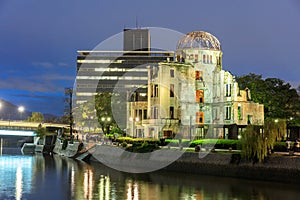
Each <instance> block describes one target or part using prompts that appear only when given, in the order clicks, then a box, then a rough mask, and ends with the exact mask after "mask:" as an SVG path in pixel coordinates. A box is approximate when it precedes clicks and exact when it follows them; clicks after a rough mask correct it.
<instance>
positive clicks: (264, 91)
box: [237, 73, 300, 124]
mask: <svg viewBox="0 0 300 200" xmlns="http://www.w3.org/2000/svg"><path fill="white" fill-rule="evenodd" d="M237 82H238V84H239V87H240V88H241V89H245V88H249V89H250V91H251V100H253V101H254V102H258V103H261V104H263V105H264V112H265V118H266V119H268V118H272V119H277V118H283V119H286V120H288V124H291V123H299V122H300V121H299V120H300V117H299V112H298V111H299V109H300V101H299V96H298V94H297V90H296V89H294V88H291V85H290V84H289V83H285V82H284V81H283V80H281V79H278V78H267V79H263V78H262V76H261V75H256V74H253V73H250V74H249V75H245V76H240V77H237ZM290 119H293V120H290Z"/></svg>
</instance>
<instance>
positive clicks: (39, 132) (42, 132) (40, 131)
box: [35, 124, 46, 138]
mask: <svg viewBox="0 0 300 200" xmlns="http://www.w3.org/2000/svg"><path fill="white" fill-rule="evenodd" d="M35 133H36V135H37V136H38V137H40V138H44V137H45V135H46V128H44V127H42V125H41V124H39V126H38V128H37V130H36V131H35Z"/></svg>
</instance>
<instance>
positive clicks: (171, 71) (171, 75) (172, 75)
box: [170, 69, 174, 78]
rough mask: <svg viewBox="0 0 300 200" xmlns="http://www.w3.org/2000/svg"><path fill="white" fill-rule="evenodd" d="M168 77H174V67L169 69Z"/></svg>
mask: <svg viewBox="0 0 300 200" xmlns="http://www.w3.org/2000/svg"><path fill="white" fill-rule="evenodd" d="M170 77H171V78H174V69H170Z"/></svg>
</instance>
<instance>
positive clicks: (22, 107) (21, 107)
mask: <svg viewBox="0 0 300 200" xmlns="http://www.w3.org/2000/svg"><path fill="white" fill-rule="evenodd" d="M24 110H25V108H24V106H19V107H18V111H19V113H21V120H22V114H23V112H24Z"/></svg>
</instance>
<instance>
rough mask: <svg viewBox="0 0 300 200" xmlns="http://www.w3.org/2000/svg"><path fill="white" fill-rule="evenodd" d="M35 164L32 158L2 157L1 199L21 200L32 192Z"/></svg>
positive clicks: (0, 168)
mask: <svg viewBox="0 0 300 200" xmlns="http://www.w3.org/2000/svg"><path fill="white" fill-rule="evenodd" d="M33 163H34V159H33V157H32V156H6V155H4V156H0V199H12V198H14V199H16V200H19V199H22V198H24V194H25V193H29V192H30V191H31V184H32V167H33ZM24 180H26V181H25V182H24Z"/></svg>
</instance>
